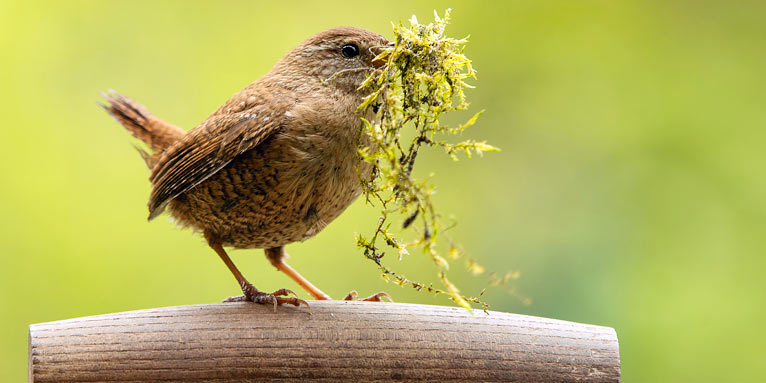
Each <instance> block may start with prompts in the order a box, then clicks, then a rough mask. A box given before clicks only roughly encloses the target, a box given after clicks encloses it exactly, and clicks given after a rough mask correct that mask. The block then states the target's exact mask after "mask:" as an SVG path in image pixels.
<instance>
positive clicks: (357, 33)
mask: <svg viewBox="0 0 766 383" xmlns="http://www.w3.org/2000/svg"><path fill="white" fill-rule="evenodd" d="M390 44H391V43H389V41H388V40H386V38H384V37H383V36H381V35H379V34H377V33H375V32H370V31H368V30H365V29H361V28H355V27H338V28H332V29H328V30H326V31H324V32H320V33H318V34H316V35H314V36H312V37H309V38H308V39H306V40H305V41H304V42H303V43H301V44H300V45H298V46H297V47H296V48H295V49H293V50H292V51H290V52H289V53H288V54H287V55H286V56H285V57H284V58H283V59H282V60H281V61H280V63H279V64H277V66H278V67H280V69H282V70H284V69H287V68H289V70H288V71H290V72H293V73H298V74H300V75H301V76H309V77H311V78H313V79H314V80H319V81H320V82H322V83H323V84H325V85H327V86H333V87H338V88H341V89H344V90H348V91H354V90H356V88H358V87H359V85H361V83H362V82H363V81H364V79H365V78H366V77H367V75H368V74H369V73H370V71H372V70H374V69H375V68H379V67H380V66H382V65H383V64H384V62H382V61H380V60H374V58H375V57H376V56H377V55H378V54H380V53H381V49H382V48H383V47H385V46H389V45H390Z"/></svg>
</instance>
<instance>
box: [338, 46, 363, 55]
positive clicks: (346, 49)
mask: <svg viewBox="0 0 766 383" xmlns="http://www.w3.org/2000/svg"><path fill="white" fill-rule="evenodd" d="M340 54H342V55H343V57H345V58H347V59H352V58H354V57H356V56H359V47H358V46H356V44H346V45H344V46H343V47H341V48H340Z"/></svg>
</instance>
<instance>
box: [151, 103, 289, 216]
mask: <svg viewBox="0 0 766 383" xmlns="http://www.w3.org/2000/svg"><path fill="white" fill-rule="evenodd" d="M285 111H286V106H285V105H270V108H269V109H266V108H263V107H260V108H259V107H255V108H252V109H249V110H247V111H244V112H240V113H229V114H218V115H213V116H210V117H209V118H208V119H207V120H205V121H204V122H203V123H202V124H200V125H199V126H198V127H197V128H195V129H193V130H191V131H189V133H187V134H186V135H185V136H184V137H183V138H182V139H181V140H180V141H178V142H176V143H175V144H174V145H173V146H171V147H170V148H168V149H167V150H166V151H165V153H163V155H162V157H161V158H160V160H159V162H158V163H157V164H156V165H155V166H154V168H153V169H152V174H151V176H150V177H149V180H150V181H151V182H152V193H151V195H150V197H149V220H152V219H154V218H155V217H157V216H158V215H160V213H162V211H163V210H164V208H165V205H167V203H168V202H169V201H170V200H172V199H173V198H176V197H177V196H179V195H181V194H182V193H185V192H187V191H189V190H190V189H192V188H193V187H195V186H197V185H199V184H200V183H201V182H202V181H205V180H206V179H208V178H209V177H210V176H212V175H214V174H215V173H217V172H218V171H219V170H221V169H222V168H223V167H224V166H226V165H227V164H228V163H229V162H231V161H232V160H233V159H234V158H236V157H237V156H239V155H240V154H243V153H245V152H247V151H248V150H251V149H253V148H255V147H256V146H258V145H259V144H260V143H261V142H263V141H264V140H265V139H266V138H268V137H269V136H271V135H272V134H274V132H276V131H277V130H279V129H280V128H281V126H282V124H283V123H284V120H285V118H284V116H285V113H284V112H285Z"/></svg>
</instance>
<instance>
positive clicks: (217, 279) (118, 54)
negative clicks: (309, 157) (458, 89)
mask: <svg viewBox="0 0 766 383" xmlns="http://www.w3.org/2000/svg"><path fill="white" fill-rule="evenodd" d="M273 3H275V2H269V4H261V3H258V2H206V3H196V2H188V1H175V2H105V1H98V2H96V1H88V2H86V1H72V2H50V3H41V2H21V1H18V2H8V1H2V2H0V84H1V85H0V111H1V113H0V129H1V130H0V132H2V138H1V139H0V145H1V147H0V180H1V181H0V182H1V184H0V216H2V220H1V221H0V240H1V243H2V256H0V314H1V315H0V381H4V382H5V381H8V382H11V381H23V379H24V377H25V375H26V358H27V326H28V325H29V324H31V323H37V322H44V321H52V320H59V319H65V318H70V317H79V316H85V315H93V314H102V313H108V312H116V311H125V310H134V309H142V308H150V307H159V306H169V305H182V304H194V303H205V302H217V301H219V300H220V299H221V298H223V297H225V296H228V295H234V294H236V293H237V292H238V291H237V286H236V284H235V282H234V279H233V278H232V277H231V276H230V274H229V272H228V271H227V270H226V268H225V267H224V265H223V264H221V261H220V260H219V259H218V257H217V256H215V254H214V253H213V252H212V251H211V250H209V249H208V248H207V247H206V245H205V244H204V241H203V240H202V239H201V237H200V236H198V235H196V234H194V233H192V232H191V231H188V230H180V229H177V228H175V227H174V225H173V224H172V223H170V222H169V221H168V220H167V219H164V218H161V219H158V220H156V221H155V222H152V223H147V222H146V215H147V211H146V206H145V204H146V200H147V197H148V193H149V183H148V181H147V175H148V172H147V170H146V169H145V168H144V166H143V163H142V161H141V159H140V158H139V156H138V155H137V154H136V153H135V151H134V149H133V148H132V147H131V145H130V144H131V142H133V139H132V138H131V137H129V135H128V134H127V133H126V132H125V131H123V129H122V128H121V127H119V126H118V125H117V123H115V122H114V121H113V120H111V118H109V117H108V116H107V115H106V114H105V113H104V112H103V111H102V110H101V109H99V108H98V107H97V106H96V102H97V101H98V100H99V91H101V90H104V89H108V88H114V89H117V90H119V91H120V92H123V93H124V94H126V95H128V96H130V97H133V98H135V99H136V100H138V101H139V102H141V103H143V104H144V105H146V106H147V107H148V108H149V109H150V110H152V111H153V112H154V113H155V114H157V115H159V116H161V117H163V118H165V119H167V120H169V121H171V122H174V123H176V124H178V125H180V126H182V127H185V128H187V129H189V128H191V127H193V126H195V125H196V124H198V123H199V122H201V121H202V120H203V119H204V118H205V117H206V116H207V115H208V114H209V113H210V112H212V111H213V110H214V109H215V108H217V107H218V106H219V105H220V104H221V103H223V101H225V100H226V99H227V98H228V97H229V96H231V95H232V94H233V93H235V92H236V91H238V90H239V89H241V88H242V87H243V86H245V85H246V84H248V83H249V82H251V81H253V80H255V79H256V78H258V77H259V76H261V75H262V74H264V73H265V72H266V71H267V70H268V69H269V68H270V67H271V65H273V63H274V62H276V60H278V59H279V58H280V57H281V56H282V55H283V54H284V53H285V52H287V51H288V50H289V49H291V48H292V47H293V46H295V45H297V44H298V43H299V42H300V41H302V40H303V39H304V38H306V37H308V36H309V35H312V34H314V33H316V32H319V31H321V30H323V29H326V28H329V27H333V26H338V25H354V26H359V27H364V28H367V29H371V30H375V31H378V32H380V33H382V34H384V35H386V36H389V37H390V36H391V32H390V31H391V27H390V21H392V20H400V19H403V20H406V19H408V18H409V17H410V15H412V14H413V13H415V14H417V15H418V16H419V19H420V20H421V21H422V22H427V21H429V20H431V15H432V10H433V9H438V10H439V11H440V12H441V11H443V9H444V8H446V7H448V6H449V7H452V8H453V9H454V12H453V24H452V25H451V27H450V28H449V29H448V33H449V34H450V35H452V36H457V37H462V36H464V35H467V34H470V35H471V43H470V44H469V45H468V48H467V52H466V53H467V54H468V55H469V57H471V58H472V59H473V60H474V63H475V66H476V68H477V69H478V71H479V77H478V79H477V80H475V81H473V84H474V85H476V86H477V88H476V89H475V90H472V91H471V92H470V93H469V99H470V101H472V111H471V112H475V111H478V110H480V109H486V110H487V112H486V113H485V114H484V115H483V116H482V118H481V119H480V120H479V123H478V124H477V125H476V126H475V127H474V128H471V129H470V130H469V131H467V132H466V136H469V137H470V138H476V139H487V140H488V142H489V143H491V144H493V145H496V146H499V147H501V148H502V149H503V151H502V152H500V153H488V154H486V155H485V156H484V157H483V158H480V159H472V160H469V161H461V162H458V163H454V162H452V161H450V160H449V159H447V158H446V157H443V156H441V155H433V156H428V157H424V160H423V162H422V163H420V166H421V167H422V168H424V169H429V170H430V169H433V171H434V172H435V174H436V177H435V179H434V182H435V184H436V185H437V191H438V194H437V202H438V203H439V204H440V206H441V208H442V209H443V210H444V211H447V212H451V213H453V214H454V215H455V217H457V218H458V220H459V222H460V224H459V225H458V227H457V228H455V229H454V231H453V236H454V237H455V238H456V239H458V240H459V241H460V242H462V244H463V245H464V246H465V248H466V249H467V251H468V252H469V253H470V255H471V256H473V257H475V258H478V259H480V260H481V261H482V262H483V263H485V264H486V265H487V266H488V267H489V268H490V269H492V270H497V271H500V272H502V271H504V270H518V271H520V273H521V277H520V278H519V279H518V280H516V281H513V282H512V284H511V285H510V288H512V289H515V290H516V295H514V294H508V293H506V292H504V291H503V289H499V288H491V289H489V292H488V294H489V295H488V296H487V300H488V301H489V302H490V303H491V304H492V306H493V309H496V310H502V311H511V312H518V313H524V314H532V315H539V316H545V317H552V318H559V319H565V320H572V321H579V322H586V323H593V324H600V325H605V326H610V327H614V328H616V330H617V333H618V336H619V339H620V345H621V355H622V366H623V373H624V377H625V381H626V382H671V381H689V382H692V381H693V382H721V381H731V382H746V381H751V382H763V381H765V380H766V363H764V359H765V358H764V357H766V352H765V351H764V342H765V341H766V337H765V336H764V332H763V328H762V326H763V324H764V320H765V319H766V315H764V314H765V313H766V305H765V302H766V300H765V299H764V291H766V282H764V279H765V278H764V276H763V272H764V266H765V265H766V261H765V260H764V259H765V258H764V254H765V253H766V251H765V250H766V240H764V237H765V235H766V233H765V230H764V229H766V225H765V222H766V198H765V195H764V192H765V191H766V177H764V170H765V167H766V156H764V146H765V145H764V144H765V143H766V129H765V128H766V104H765V103H764V101H766V100H765V99H764V89H766V81H765V79H766V76H765V73H766V71H765V69H766V31H764V27H763V25H764V22H763V16H764V11H766V6H764V5H763V4H764V3H762V2H755V1H753V2H746V1H737V2H734V1H732V2H723V1H636V2H631V1H509V2H469V1H453V2H449V3H436V2H415V3H413V2H411V1H386V2H366V3H361V4H360V3H351V2H349V3H341V2H332V1H322V2H301V1H290V2H283V4H285V5H283V6H280V5H274V4H273ZM469 115H470V112H466V113H465V114H463V115H460V116H457V118H458V119H465V118H467V117H468V116H469ZM452 121H453V122H455V121H458V120H452ZM375 217H376V212H375V210H374V209H373V208H370V207H368V206H365V205H364V204H363V203H362V202H361V201H357V203H356V204H354V205H353V206H352V207H351V208H349V210H348V211H347V212H346V213H345V214H344V215H342V216H341V217H340V218H339V219H338V220H337V221H335V222H333V224H331V225H330V226H329V227H328V228H327V229H326V230H325V231H323V232H322V233H321V234H320V235H318V236H317V237H316V238H314V239H312V240H309V241H307V242H305V243H300V244H295V245H291V246H289V247H288V248H287V249H288V251H289V252H290V253H291V255H292V260H291V264H292V265H293V266H294V267H295V268H296V269H298V270H300V271H302V272H303V273H304V274H305V275H306V276H307V277H308V278H309V279H310V280H312V281H313V282H314V283H316V284H317V285H318V286H320V287H321V288H323V289H325V290H326V291H327V292H328V293H330V294H331V295H332V296H334V297H342V296H343V295H344V294H345V293H346V292H347V291H348V290H350V289H357V290H360V293H361V294H369V293H372V292H375V291H379V290H387V291H388V292H390V293H391V294H392V295H393V296H394V297H395V299H396V300H397V301H405V302H421V303H432V304H450V302H449V301H446V300H444V299H443V298H434V297H432V296H429V295H425V294H417V293H414V292H413V291H412V290H411V289H404V288H399V287H397V286H395V285H392V284H386V283H385V282H383V281H382V280H381V278H380V277H379V276H378V273H377V272H376V270H375V268H374V266H373V264H372V263H371V262H369V261H367V260H365V259H363V257H362V255H361V254H360V252H359V251H358V250H357V249H356V248H355V246H354V242H353V238H354V237H353V236H354V233H355V232H364V233H369V232H370V231H371V230H372V229H373V225H374V224H375ZM233 258H234V261H235V262H236V263H237V264H238V265H239V266H240V268H241V269H242V270H243V272H244V273H245V275H246V276H248V277H249V278H250V280H251V281H253V282H254V283H255V284H256V285H257V286H258V287H259V288H261V289H266V290H269V289H276V288H279V287H288V288H294V289H296V291H297V287H296V286H295V285H294V284H292V283H291V282H290V281H288V280H287V279H286V278H285V277H284V276H282V275H280V274H279V273H277V272H276V271H275V270H274V269H273V268H272V267H271V266H270V265H268V263H267V261H266V259H265V258H264V257H263V255H262V252H261V251H260V250H247V251H234V252H233ZM387 261H388V264H389V265H390V266H392V267H394V268H395V269H398V270H401V271H403V272H404V273H405V274H407V275H408V276H411V277H415V278H419V279H423V280H426V281H433V282H437V281H436V278H435V277H434V272H433V269H432V268H431V266H430V265H429V262H428V261H427V260H425V257H423V256H421V255H420V254H418V253H415V252H413V254H412V255H411V256H409V257H408V258H406V259H405V261H403V262H402V263H401V264H400V263H398V262H396V261H394V259H393V257H391V258H390V259H387ZM455 266H457V267H453V268H454V269H455V273H454V279H455V281H456V282H457V283H458V284H459V285H460V286H461V287H462V288H463V290H464V291H465V292H466V294H469V295H472V294H475V293H477V292H478V291H480V290H481V288H483V287H484V286H485V285H486V279H485V278H471V277H467V276H465V273H461V272H460V270H461V269H462V266H460V265H459V264H458V265H455ZM301 294H303V293H302V292H301ZM518 295H520V296H523V297H528V298H531V299H532V301H533V303H532V304H531V305H524V304H522V302H521V301H520V299H518V297H517V296H518Z"/></svg>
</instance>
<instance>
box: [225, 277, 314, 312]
mask: <svg viewBox="0 0 766 383" xmlns="http://www.w3.org/2000/svg"><path fill="white" fill-rule="evenodd" d="M242 292H243V293H244V294H245V295H240V296H237V297H229V298H226V299H225V300H224V302H255V303H262V304H272V305H274V311H275V312H276V311H277V306H279V305H282V304H288V305H293V306H295V307H298V306H300V305H306V307H308V309H309V311H310V310H311V307H310V306H309V304H308V303H307V302H306V301H304V300H303V299H298V298H297V297H298V294H295V293H294V292H293V291H292V290H288V289H279V290H277V291H274V292H273V293H271V294H269V293H266V292H263V291H260V290H258V289H256V288H255V286H253V285H251V284H250V283H243V284H242ZM288 295H294V296H293V297H290V296H288Z"/></svg>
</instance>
